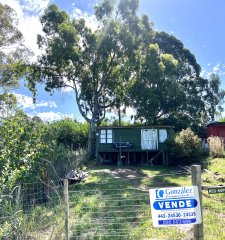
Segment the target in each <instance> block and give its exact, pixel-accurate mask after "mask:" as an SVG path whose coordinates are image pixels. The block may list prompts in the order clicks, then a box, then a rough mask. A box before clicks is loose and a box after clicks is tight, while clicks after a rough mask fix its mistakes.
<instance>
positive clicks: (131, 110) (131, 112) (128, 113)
mask: <svg viewBox="0 0 225 240" xmlns="http://www.w3.org/2000/svg"><path fill="white" fill-rule="evenodd" d="M132 115H133V116H135V115H136V110H135V109H134V108H131V107H128V108H126V116H128V117H130V116H132Z"/></svg>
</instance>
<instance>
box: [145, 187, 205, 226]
mask: <svg viewBox="0 0 225 240" xmlns="http://www.w3.org/2000/svg"><path fill="white" fill-rule="evenodd" d="M149 194H150V203H151V211H152V221H153V226H154V227H165V226H174V225H180V224H200V223H201V222H202V217H201V206H200V201H199V193H198V187H197V186H187V187H172V188H171V187H168V188H158V189H150V190H149Z"/></svg>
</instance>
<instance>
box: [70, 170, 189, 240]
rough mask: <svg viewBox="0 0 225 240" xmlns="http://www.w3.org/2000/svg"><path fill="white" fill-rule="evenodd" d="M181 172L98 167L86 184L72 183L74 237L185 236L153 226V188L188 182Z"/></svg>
mask: <svg viewBox="0 0 225 240" xmlns="http://www.w3.org/2000/svg"><path fill="white" fill-rule="evenodd" d="M177 171H178V169H176V168H170V167H157V166H153V167H130V168H125V167H123V168H117V167H107V168H103V167H101V168H99V169H97V168H95V169H94V170H93V171H91V175H90V178H89V180H88V181H87V182H86V183H82V184H79V185H73V186H70V206H71V208H70V213H71V214H72V215H73V216H74V217H73V218H71V219H70V224H71V237H72V238H71V239H144V238H156V237H157V238H158V237H159V238H161V239H174V240H175V239H181V235H182V233H180V232H179V230H178V229H177V228H170V230H168V229H166V230H165V229H161V230H160V232H159V230H158V229H153V228H152V225H151V209H150V203H149V193H148V190H149V189H150V188H152V187H156V188H160V187H169V186H180V185H181V184H184V185H186V184H187V182H188V180H189V179H188V176H187V175H186V174H184V175H182V174H177ZM189 185H190V184H189ZM182 236H183V235H182Z"/></svg>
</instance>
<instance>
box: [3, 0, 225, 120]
mask: <svg viewBox="0 0 225 240" xmlns="http://www.w3.org/2000/svg"><path fill="white" fill-rule="evenodd" d="M0 2H1V3H6V4H9V5H10V6H11V7H13V8H14V9H15V11H16V12H17V15H18V18H19V28H20V30H21V31H22V33H23V34H24V38H25V43H26V44H27V45H28V47H30V48H31V49H33V51H34V52H35V53H36V55H37V54H38V49H37V46H36V35H37V33H40V32H41V25H40V22H39V15H40V14H41V13H42V12H43V10H44V8H45V7H46V6H47V5H48V4H49V3H55V4H56V5H58V6H59V7H60V8H61V9H63V10H65V11H67V12H68V13H69V14H71V16H75V17H79V16H82V17H85V18H86V20H87V22H88V24H89V26H90V27H94V26H95V18H94V16H93V13H94V8H93V6H94V5H95V4H96V3H97V2H99V1H98V0H10V1H9V0H0ZM224 9H225V1H224V0H214V1H212V0H140V7H139V14H140V15H141V14H146V15H148V17H149V19H150V21H152V22H153V23H154V28H155V29H157V30H158V31H165V32H167V33H170V34H173V35H174V36H175V37H177V38H178V39H179V40H181V41H182V42H183V44H184V46H185V47H186V48H188V49H189V50H190V51H191V52H192V53H193V54H194V55H195V56H196V59H197V61H198V63H199V64H200V65H201V68H202V74H203V75H204V76H208V75H209V74H210V73H211V72H216V73H217V74H219V75H220V79H221V82H222V87H223V88H225V58H224V56H225V31H224V26H225V14H224ZM14 92H15V93H16V94H17V96H18V100H19V103H20V106H21V108H22V109H24V111H25V112H27V113H28V114H29V115H31V116H33V115H38V116H40V117H41V118H42V119H43V120H57V119H60V118H63V117H65V116H70V117H76V118H77V119H78V120H82V118H81V116H80V114H79V112H78V109H77V107H76V103H75V98H74V93H73V92H70V91H68V89H66V90H64V91H61V92H56V93H55V94H54V95H53V96H50V95H49V94H48V93H46V92H45V91H44V89H43V87H41V86H39V87H38V98H37V104H36V105H35V106H34V105H33V104H32V99H31V96H32V95H31V93H30V92H29V91H28V90H27V89H26V88H25V87H23V86H22V85H21V88H20V89H18V90H14Z"/></svg>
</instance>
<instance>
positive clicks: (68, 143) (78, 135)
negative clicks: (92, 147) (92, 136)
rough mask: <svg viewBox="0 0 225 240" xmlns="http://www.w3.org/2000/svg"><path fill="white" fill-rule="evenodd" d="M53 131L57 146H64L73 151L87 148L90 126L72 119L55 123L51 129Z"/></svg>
mask: <svg viewBox="0 0 225 240" xmlns="http://www.w3.org/2000/svg"><path fill="white" fill-rule="evenodd" d="M49 129H50V130H51V131H53V134H54V138H55V140H56V142H57V144H58V145H59V144H63V145H64V146H65V147H68V148H70V149H71V150H78V149H80V148H86V146H87V141H88V130H89V125H88V124H87V123H81V122H78V121H76V120H72V119H70V118H65V119H63V120H60V121H57V122H54V123H52V124H51V125H50V128H49Z"/></svg>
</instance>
